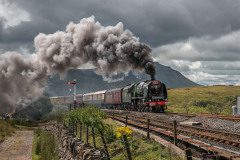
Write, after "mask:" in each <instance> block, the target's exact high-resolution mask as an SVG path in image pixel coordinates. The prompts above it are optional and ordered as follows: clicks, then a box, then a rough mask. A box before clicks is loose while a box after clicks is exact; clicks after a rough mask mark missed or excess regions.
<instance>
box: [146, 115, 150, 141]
mask: <svg viewBox="0 0 240 160" xmlns="http://www.w3.org/2000/svg"><path fill="white" fill-rule="evenodd" d="M149 127H150V119H147V139H150V133H149V132H150V129H149Z"/></svg>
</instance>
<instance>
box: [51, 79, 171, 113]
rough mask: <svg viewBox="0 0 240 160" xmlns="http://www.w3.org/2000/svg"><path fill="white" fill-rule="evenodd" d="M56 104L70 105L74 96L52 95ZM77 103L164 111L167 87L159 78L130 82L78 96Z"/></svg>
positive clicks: (101, 106)
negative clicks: (126, 84)
mask: <svg viewBox="0 0 240 160" xmlns="http://www.w3.org/2000/svg"><path fill="white" fill-rule="evenodd" d="M50 99H51V102H52V103H53V104H54V105H70V104H72V102H73V97H72V96H60V97H59V96H58V97H51V98H50ZM76 100H77V102H76V104H77V105H83V104H94V105H96V106H99V107H100V108H108V109H124V110H135V111H151V112H164V111H165V109H166V108H167V89H166V86H165V84H164V83H162V82H160V81H158V80H148V81H144V82H140V83H134V84H130V85H128V86H126V87H123V88H115V89H111V90H104V91H97V92H92V93H86V94H78V95H77V96H76Z"/></svg>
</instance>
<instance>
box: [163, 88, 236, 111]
mask: <svg viewBox="0 0 240 160" xmlns="http://www.w3.org/2000/svg"><path fill="white" fill-rule="evenodd" d="M168 94H169V98H168V101H169V104H168V111H169V112H182V113H210V114H226V115H229V114H231V113H232V106H233V105H236V99H237V96H240V86H200V87H190V88H177V89H170V90H169V91H168Z"/></svg>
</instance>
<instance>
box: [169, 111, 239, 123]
mask: <svg viewBox="0 0 240 160" xmlns="http://www.w3.org/2000/svg"><path fill="white" fill-rule="evenodd" d="M166 114H169V115H179V116H185V117H207V118H217V119H223V120H230V121H239V122H240V116H229V115H212V114H187V113H166Z"/></svg>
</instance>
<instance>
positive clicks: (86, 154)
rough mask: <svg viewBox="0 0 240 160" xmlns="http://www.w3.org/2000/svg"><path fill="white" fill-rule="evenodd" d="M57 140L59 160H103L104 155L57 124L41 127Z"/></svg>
mask: <svg viewBox="0 0 240 160" xmlns="http://www.w3.org/2000/svg"><path fill="white" fill-rule="evenodd" d="M43 129H44V130H46V131H50V132H52V133H53V134H55V135H56V137H57V138H58V155H59V159H60V160H103V159H106V155H105V154H104V152H103V151H102V150H99V149H95V148H93V147H91V146H89V145H87V144H86V143H84V142H83V141H81V140H80V139H78V138H76V137H75V136H74V135H73V134H72V133H71V132H70V131H69V130H68V129H67V128H65V127H64V126H63V125H60V124H57V123H51V124H47V125H44V126H43Z"/></svg>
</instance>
